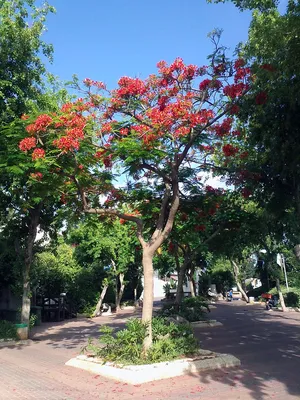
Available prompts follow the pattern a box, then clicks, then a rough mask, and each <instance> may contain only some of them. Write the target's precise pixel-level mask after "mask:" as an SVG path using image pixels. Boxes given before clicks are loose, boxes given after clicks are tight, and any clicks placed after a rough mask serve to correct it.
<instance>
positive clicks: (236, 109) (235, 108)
mask: <svg viewBox="0 0 300 400" xmlns="http://www.w3.org/2000/svg"><path fill="white" fill-rule="evenodd" d="M239 111H240V107H239V106H238V105H237V104H233V105H232V107H231V108H230V110H229V112H230V114H231V115H236V114H238V113H239Z"/></svg>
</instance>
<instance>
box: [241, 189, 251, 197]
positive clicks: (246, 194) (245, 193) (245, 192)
mask: <svg viewBox="0 0 300 400" xmlns="http://www.w3.org/2000/svg"><path fill="white" fill-rule="evenodd" d="M251 194H252V192H251V190H250V189H248V188H243V189H242V196H243V197H244V198H245V199H247V198H248V197H249V196H251Z"/></svg>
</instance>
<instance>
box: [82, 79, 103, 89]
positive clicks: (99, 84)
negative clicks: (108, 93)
mask: <svg viewBox="0 0 300 400" xmlns="http://www.w3.org/2000/svg"><path fill="white" fill-rule="evenodd" d="M83 83H84V84H85V86H87V87H91V86H96V87H97V88H98V89H106V85H105V83H103V82H101V81H93V80H92V79H90V78H85V79H84V81H83Z"/></svg>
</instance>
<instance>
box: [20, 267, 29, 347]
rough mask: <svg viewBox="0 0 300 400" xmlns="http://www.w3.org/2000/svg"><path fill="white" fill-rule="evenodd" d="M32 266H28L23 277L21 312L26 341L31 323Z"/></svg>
mask: <svg viewBox="0 0 300 400" xmlns="http://www.w3.org/2000/svg"><path fill="white" fill-rule="evenodd" d="M29 270H30V266H29V267H28V266H26V268H25V271H24V276H23V294H22V310H21V323H22V324H26V325H27V328H26V339H28V334H29V322H30V278H29ZM24 337H25V336H24Z"/></svg>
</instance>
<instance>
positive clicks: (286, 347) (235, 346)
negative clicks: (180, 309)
mask: <svg viewBox="0 0 300 400" xmlns="http://www.w3.org/2000/svg"><path fill="white" fill-rule="evenodd" d="M214 317H215V318H216V319H217V320H219V321H222V322H223V324H224V325H223V326H222V327H216V328H212V329H206V330H205V331H204V329H201V330H199V329H198V330H197V329H195V335H196V336H197V338H198V339H200V343H201V344H200V345H201V348H203V349H207V350H212V351H215V352H218V353H229V354H232V355H234V356H235V357H237V358H239V359H240V361H241V367H239V368H231V369H226V370H214V371H201V372H199V374H195V373H189V374H190V375H191V376H194V377H195V376H198V377H199V380H200V382H201V384H208V383H212V382H215V384H217V383H218V382H219V383H220V384H222V385H227V386H229V387H230V388H232V389H233V390H234V393H235V391H236V393H237V394H238V391H239V390H241V389H246V390H247V392H248V393H249V395H250V396H251V397H250V398H252V399H255V400H263V399H266V398H272V397H273V398H274V397H276V396H279V397H276V398H278V399H286V398H289V397H288V396H295V398H300V379H299V368H300V315H297V314H296V313H289V314H286V315H283V314H278V313H275V312H273V313H268V312H267V311H265V310H263V308H262V307H261V309H257V308H256V309H251V307H247V306H246V307H245V306H242V307H241V305H234V304H233V305H232V304H230V305H227V304H219V305H218V307H217V309H216V312H214ZM235 398H238V397H235Z"/></svg>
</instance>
